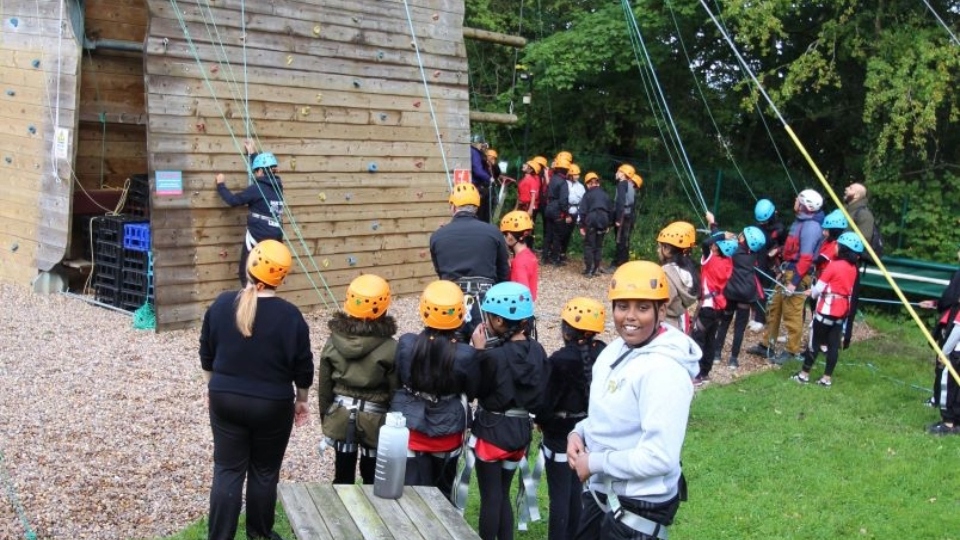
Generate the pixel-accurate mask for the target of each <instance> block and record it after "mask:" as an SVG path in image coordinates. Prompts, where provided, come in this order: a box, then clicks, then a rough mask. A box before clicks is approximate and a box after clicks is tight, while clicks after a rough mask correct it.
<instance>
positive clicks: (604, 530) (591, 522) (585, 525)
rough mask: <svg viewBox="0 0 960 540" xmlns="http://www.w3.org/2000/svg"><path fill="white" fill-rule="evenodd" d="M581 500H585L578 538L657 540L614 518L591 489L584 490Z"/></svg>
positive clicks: (587, 539) (589, 539)
mask: <svg viewBox="0 0 960 540" xmlns="http://www.w3.org/2000/svg"><path fill="white" fill-rule="evenodd" d="M580 500H581V501H583V511H582V512H581V514H580V526H579V527H577V536H576V540H656V537H655V536H650V535H647V534H643V533H642V532H638V531H635V530H633V529H631V528H630V527H627V526H626V525H624V524H623V523H620V522H618V521H616V520H614V519H613V514H611V513H610V512H604V511H603V509H601V508H600V506H598V505H597V501H595V500H594V499H593V495H591V494H590V492H589V491H584V492H583V494H582V495H581V496H580Z"/></svg>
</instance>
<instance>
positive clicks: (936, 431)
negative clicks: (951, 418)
mask: <svg viewBox="0 0 960 540" xmlns="http://www.w3.org/2000/svg"><path fill="white" fill-rule="evenodd" d="M927 433H929V434H931V435H958V434H960V427H957V425H956V424H954V425H952V426H948V425H947V424H946V423H945V422H937V423H936V424H933V425H932V426H930V427H928V428H927Z"/></svg>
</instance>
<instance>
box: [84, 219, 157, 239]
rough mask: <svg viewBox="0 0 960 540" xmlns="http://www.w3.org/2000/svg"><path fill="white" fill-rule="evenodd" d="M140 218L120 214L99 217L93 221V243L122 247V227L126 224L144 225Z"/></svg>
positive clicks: (143, 220)
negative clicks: (99, 242) (109, 243)
mask: <svg viewBox="0 0 960 540" xmlns="http://www.w3.org/2000/svg"><path fill="white" fill-rule="evenodd" d="M145 222H146V220H145V219H144V218H143V217H142V216H131V215H127V214H120V215H116V216H100V217H98V218H95V219H94V220H93V238H94V240H95V241H101V242H111V243H114V244H119V245H123V226H124V225H125V224H127V223H145Z"/></svg>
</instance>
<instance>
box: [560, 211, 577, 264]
mask: <svg viewBox="0 0 960 540" xmlns="http://www.w3.org/2000/svg"><path fill="white" fill-rule="evenodd" d="M569 219H570V223H567V221H566V220H563V221H561V222H560V257H566V256H567V250H568V249H569V248H570V239H571V238H573V231H574V229H576V228H577V221H576V218H574V217H570V218H569Z"/></svg>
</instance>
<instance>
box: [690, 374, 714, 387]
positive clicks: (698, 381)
mask: <svg viewBox="0 0 960 540" xmlns="http://www.w3.org/2000/svg"><path fill="white" fill-rule="evenodd" d="M708 382H710V376H709V375H704V376H702V377H701V376H700V375H697V376H696V377H694V378H693V387H694V388H703V387H704V386H705V385H706V384H707V383H708Z"/></svg>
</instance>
